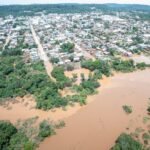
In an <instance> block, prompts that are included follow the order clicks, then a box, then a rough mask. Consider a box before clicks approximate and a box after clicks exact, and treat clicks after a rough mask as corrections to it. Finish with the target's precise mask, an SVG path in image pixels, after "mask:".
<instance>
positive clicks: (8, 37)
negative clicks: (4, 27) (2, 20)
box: [3, 29, 11, 50]
mask: <svg viewBox="0 0 150 150" xmlns="http://www.w3.org/2000/svg"><path fill="white" fill-rule="evenodd" d="M10 35H11V29H10V31H9V33H8V36H7V38H6V41H5V44H4V46H3V50H5V47H6V46H7V45H8V43H9V41H10Z"/></svg>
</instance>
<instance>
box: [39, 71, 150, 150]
mask: <svg viewBox="0 0 150 150" xmlns="http://www.w3.org/2000/svg"><path fill="white" fill-rule="evenodd" d="M149 76H150V71H149V70H144V71H136V72H134V73H128V74H118V75H115V76H114V77H111V78H110V81H109V82H104V84H102V87H101V88H100V89H99V94H97V95H94V96H90V97H89V98H88V100H89V101H90V100H91V101H92V102H91V103H90V105H86V106H84V107H83V108H82V109H80V110H79V111H78V112H77V113H75V114H74V115H72V116H71V117H69V118H67V119H65V122H66V127H64V128H63V129H61V130H59V131H58V132H57V134H56V135H55V136H53V137H50V138H48V139H46V140H45V141H44V142H43V143H41V145H40V147H39V149H40V150H42V149H45V150H48V149H49V148H51V149H55V150H60V149H62V150H70V149H77V150H82V149H86V150H91V149H94V150H98V149H103V150H109V149H110V148H111V147H112V146H113V145H114V144H115V141H116V139H117V138H118V137H119V135H120V134H121V133H122V132H126V133H127V134H130V133H132V134H133V133H134V132H137V130H138V129H140V128H141V129H142V130H143V131H145V132H148V130H149V120H148V119H146V118H147V117H148V114H147V107H148V100H149V97H150V93H149V91H150V79H149ZM105 83H108V84H105ZM123 105H128V106H132V109H133V112H132V113H131V114H130V115H126V113H124V110H123V109H122V106H123ZM143 119H144V120H145V121H144V122H146V123H144V122H143ZM91 139H92V142H91ZM139 139H140V138H139ZM57 143H59V144H57Z"/></svg>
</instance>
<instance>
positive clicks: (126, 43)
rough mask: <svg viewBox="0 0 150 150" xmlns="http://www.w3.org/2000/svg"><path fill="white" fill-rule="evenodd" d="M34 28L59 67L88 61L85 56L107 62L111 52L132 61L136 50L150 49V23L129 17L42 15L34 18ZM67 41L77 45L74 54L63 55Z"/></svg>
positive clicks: (118, 14)
mask: <svg viewBox="0 0 150 150" xmlns="http://www.w3.org/2000/svg"><path fill="white" fill-rule="evenodd" d="M32 24H33V25H34V27H35V29H36V32H37V33H38V36H39V38H40V41H41V43H42V46H43V48H44V50H45V51H46V53H47V54H48V56H49V57H50V59H51V58H53V57H55V58H58V59H59V61H58V64H66V63H70V61H71V60H70V59H69V58H72V57H73V61H75V62H76V61H80V60H81V59H82V58H84V57H85V58H86V57H88V55H87V56H86V55H85V53H84V52H87V53H89V54H90V55H92V56H93V57H95V58H98V59H105V58H106V57H107V56H109V54H110V51H111V50H114V51H117V52H118V53H120V54H121V55H124V56H128V57H130V56H132V54H133V53H134V51H135V50H142V49H145V48H150V23H149V21H142V20H138V21H137V16H135V17H133V16H132V15H131V14H130V13H124V12H118V13H116V14H115V15H114V14H113V15H105V14H103V13H102V12H99V13H84V14H48V15H44V14H43V15H41V16H36V17H33V18H32ZM68 41H69V42H72V43H74V44H75V52H74V53H72V54H70V53H67V52H62V51H61V45H62V44H63V43H65V42H68ZM76 45H78V46H76Z"/></svg>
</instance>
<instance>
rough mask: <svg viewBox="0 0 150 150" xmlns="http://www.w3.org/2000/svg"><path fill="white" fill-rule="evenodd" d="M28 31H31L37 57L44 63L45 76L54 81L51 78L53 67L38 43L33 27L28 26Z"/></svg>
mask: <svg viewBox="0 0 150 150" xmlns="http://www.w3.org/2000/svg"><path fill="white" fill-rule="evenodd" d="M30 29H31V32H32V35H33V38H34V41H35V43H36V45H37V46H38V54H39V57H40V59H41V60H43V62H44V66H45V69H46V72H47V74H48V75H49V76H50V77H51V78H52V79H53V80H55V79H54V78H53V77H52V76H51V72H52V70H53V65H52V63H50V61H49V58H48V56H47V54H46V52H45V51H44V49H43V47H42V45H41V43H40V39H39V37H38V36H37V34H36V32H35V30H34V27H33V25H30Z"/></svg>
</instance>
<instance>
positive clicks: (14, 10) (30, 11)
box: [0, 4, 150, 16]
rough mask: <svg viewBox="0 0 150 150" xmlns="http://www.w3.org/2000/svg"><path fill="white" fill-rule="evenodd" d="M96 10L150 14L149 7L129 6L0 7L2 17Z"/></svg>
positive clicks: (61, 5) (43, 5)
mask: <svg viewBox="0 0 150 150" xmlns="http://www.w3.org/2000/svg"><path fill="white" fill-rule="evenodd" d="M92 8H94V10H102V11H105V12H110V11H144V12H150V6H148V5H128V4H42V5H6V6H0V16H6V15H13V16H32V15H35V13H37V12H41V11H45V12H46V13H83V12H91V11H93V9H92Z"/></svg>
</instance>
